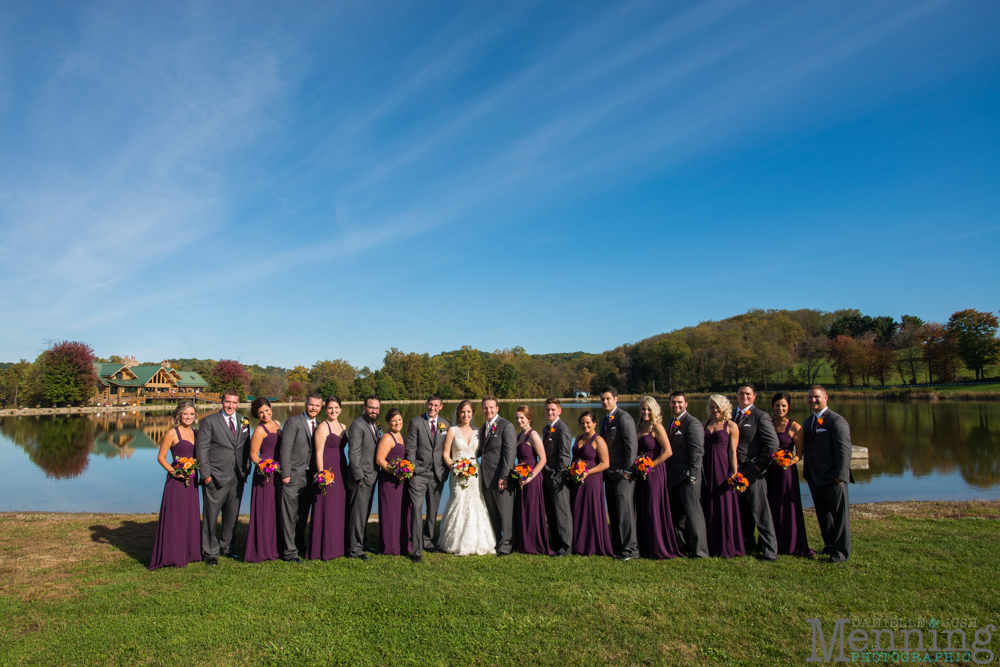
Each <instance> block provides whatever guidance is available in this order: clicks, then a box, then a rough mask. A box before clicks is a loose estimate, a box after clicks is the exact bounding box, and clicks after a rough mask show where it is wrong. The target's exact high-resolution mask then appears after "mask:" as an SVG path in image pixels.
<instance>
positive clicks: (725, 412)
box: [705, 394, 733, 420]
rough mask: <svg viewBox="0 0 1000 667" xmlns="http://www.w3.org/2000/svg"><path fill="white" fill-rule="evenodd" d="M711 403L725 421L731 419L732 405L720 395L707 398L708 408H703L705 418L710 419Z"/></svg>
mask: <svg viewBox="0 0 1000 667" xmlns="http://www.w3.org/2000/svg"><path fill="white" fill-rule="evenodd" d="M712 403H715V407H717V408H719V410H721V411H722V416H723V417H724V418H725V419H726V420H729V419H732V418H733V404H732V403H730V402H729V399H728V398H726V397H725V396H722V395H721V394H712V395H711V396H709V397H708V406H707V407H706V408H705V416H706V417H708V418H709V419H711V418H712Z"/></svg>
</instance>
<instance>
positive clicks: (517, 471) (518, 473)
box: [510, 463, 531, 486]
mask: <svg viewBox="0 0 1000 667" xmlns="http://www.w3.org/2000/svg"><path fill="white" fill-rule="evenodd" d="M529 477H531V466H529V465H528V464H527V463H522V464H520V465H518V466H514V469H513V470H511V471H510V478H511V479H512V480H514V481H515V482H517V483H518V484H520V485H521V486H524V483H525V482H526V481H528V478H529Z"/></svg>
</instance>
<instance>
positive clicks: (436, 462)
mask: <svg viewBox="0 0 1000 667" xmlns="http://www.w3.org/2000/svg"><path fill="white" fill-rule="evenodd" d="M439 412H441V397H440V396H439V395H437V394H431V395H430V396H429V397H428V399H427V411H426V412H425V413H424V414H422V415H420V416H419V417H414V418H413V419H411V420H410V425H409V426H408V427H407V428H406V459H407V460H408V461H412V462H413V477H411V478H410V483H409V484H408V486H409V489H410V504H411V507H412V508H413V509H412V512H411V516H410V521H411V524H410V558H412V559H413V560H414V561H416V562H419V561H420V558H421V555H422V554H423V551H424V549H427V550H428V551H434V550H435V549H434V528H435V526H436V525H437V512H438V505H439V504H440V503H441V492H442V491H443V490H444V483H445V481H446V480H447V479H448V466H446V465H445V464H444V457H443V456H442V455H441V449H442V448H443V447H444V441H445V439H446V438H447V436H448V422H447V421H445V420H444V419H441V418H440V417H438V413H439ZM424 498H426V499H427V518H426V519H425V520H424V521H423V526H421V525H420V524H421V521H420V519H421V512H420V510H421V509H422V508H423V506H424Z"/></svg>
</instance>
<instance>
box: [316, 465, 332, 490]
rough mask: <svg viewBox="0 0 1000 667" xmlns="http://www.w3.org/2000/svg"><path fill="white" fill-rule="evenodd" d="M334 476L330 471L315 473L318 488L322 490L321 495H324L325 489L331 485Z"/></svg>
mask: <svg viewBox="0 0 1000 667" xmlns="http://www.w3.org/2000/svg"><path fill="white" fill-rule="evenodd" d="M334 479H335V476H334V474H333V472H332V471H330V470H320V471H319V472H318V473H316V483H317V484H319V488H320V489H322V490H323V495H324V496H325V495H326V488H327V487H328V486H330V485H331V484H333V480H334Z"/></svg>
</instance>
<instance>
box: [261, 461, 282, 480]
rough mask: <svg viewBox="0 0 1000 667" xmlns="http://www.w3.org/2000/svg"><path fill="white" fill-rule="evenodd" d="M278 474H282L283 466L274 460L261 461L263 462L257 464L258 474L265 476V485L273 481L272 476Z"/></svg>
mask: <svg viewBox="0 0 1000 667" xmlns="http://www.w3.org/2000/svg"><path fill="white" fill-rule="evenodd" d="M276 472H277V473H280V472H281V466H279V465H278V462H277V461H275V460H274V459H261V462H260V463H258V464H257V474H258V475H263V476H264V483H265V484H267V483H268V482H269V481H270V480H271V475H272V474H273V473H276Z"/></svg>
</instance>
